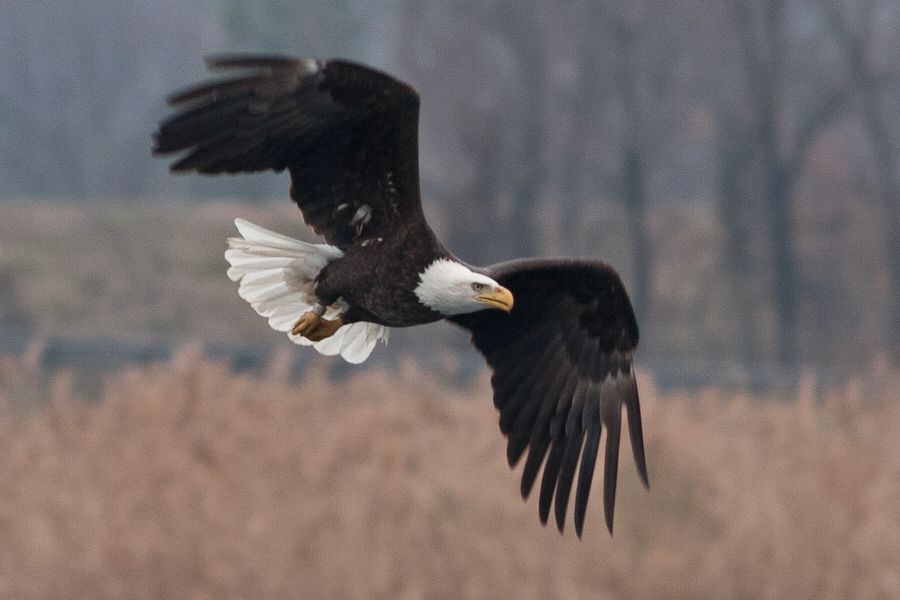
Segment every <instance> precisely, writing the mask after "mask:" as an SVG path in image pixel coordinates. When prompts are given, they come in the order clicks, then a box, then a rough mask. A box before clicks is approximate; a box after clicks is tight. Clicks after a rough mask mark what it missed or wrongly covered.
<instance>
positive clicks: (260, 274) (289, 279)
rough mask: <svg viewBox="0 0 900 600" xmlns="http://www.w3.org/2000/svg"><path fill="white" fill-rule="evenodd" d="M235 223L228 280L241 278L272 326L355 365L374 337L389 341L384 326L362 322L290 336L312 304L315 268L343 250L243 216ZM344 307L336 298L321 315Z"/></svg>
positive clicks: (369, 350) (243, 295) (227, 255)
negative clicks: (315, 338)
mask: <svg viewBox="0 0 900 600" xmlns="http://www.w3.org/2000/svg"><path fill="white" fill-rule="evenodd" d="M234 224H235V225H237V228H238V231H239V232H240V234H241V235H242V236H243V237H233V238H228V250H226V251H225V259H226V260H227V261H228V263H229V264H230V265H231V267H230V268H229V269H228V278H229V279H231V280H232V281H238V282H240V287H239V288H238V294H239V295H240V296H241V298H243V299H244V300H246V301H247V302H249V303H250V306H252V307H253V309H254V310H255V311H256V312H257V313H259V314H260V315H262V316H264V317H266V318H268V320H269V326H270V327H272V329H274V330H276V331H283V332H286V333H287V334H288V337H289V338H290V339H291V341H292V342H294V343H295V344H300V345H302V346H312V347H313V348H315V349H316V350H317V351H318V352H320V353H322V354H325V355H326V356H334V355H338V354H339V355H340V356H341V357H342V358H343V359H344V360H346V361H347V362H350V363H354V364H358V363H361V362H363V361H364V360H366V358H368V357H369V354H371V353H372V350H373V349H374V348H375V344H376V342H378V340H383V341H385V342H387V339H388V329H387V327H384V326H382V325H376V324H375V323H367V322H363V321H360V322H357V323H350V324H349V325H344V326H343V327H341V328H340V329H338V330H337V331H336V332H335V333H334V334H333V335H332V336H331V337H328V338H325V339H324V340H321V341H319V342H312V341H310V340H308V339H306V338H305V337H302V336H298V335H292V334H291V333H290V331H291V328H292V327H293V325H294V323H295V322H296V321H297V319H299V318H300V317H301V316H302V315H303V314H304V313H306V312H308V311H310V310H312V308H313V304H315V302H316V298H315V294H314V289H315V280H316V276H317V275H318V274H319V271H321V270H322V269H323V268H324V267H325V265H327V264H328V263H329V261H332V260H334V259H336V258H340V257H341V256H343V253H342V252H341V251H340V250H339V249H338V248H335V247H334V246H329V245H327V244H310V243H308V242H301V241H300V240H295V239H293V238H289V237H287V236H285V235H281V234H280V233H275V232H274V231H269V230H268V229H265V228H264V227H260V226H259V225H255V224H253V223H251V222H249V221H245V220H244V219H235V220H234ZM346 309H347V305H346V304H345V303H344V301H343V300H340V299H338V301H337V302H336V303H335V304H334V305H332V306H330V307H329V308H328V310H327V311H326V312H325V318H326V319H334V318H336V317H338V316H339V315H340V314H341V313H342V312H344V311H345V310H346Z"/></svg>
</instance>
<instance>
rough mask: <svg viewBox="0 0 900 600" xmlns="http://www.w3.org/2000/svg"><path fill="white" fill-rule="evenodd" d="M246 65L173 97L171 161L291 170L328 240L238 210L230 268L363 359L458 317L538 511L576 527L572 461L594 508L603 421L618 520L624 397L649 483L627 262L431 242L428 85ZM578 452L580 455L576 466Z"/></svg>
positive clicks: (229, 62) (256, 304)
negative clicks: (421, 88)
mask: <svg viewBox="0 0 900 600" xmlns="http://www.w3.org/2000/svg"><path fill="white" fill-rule="evenodd" d="M207 64H208V67H209V68H210V69H224V70H228V71H230V72H231V73H232V75H233V76H231V77H226V78H223V79H219V80H214V81H211V82H207V83H203V84H200V85H198V86H196V87H193V88H190V89H187V90H185V91H181V92H179V93H176V94H174V95H173V96H171V97H170V98H169V104H170V105H172V106H173V107H175V109H176V111H177V112H176V113H175V114H174V115H172V116H171V117H169V118H168V119H166V120H165V121H163V122H162V123H161V124H160V126H159V130H158V131H157V132H156V134H155V148H154V152H155V153H156V154H169V153H175V152H183V155H182V156H181V157H180V158H179V159H178V160H177V161H176V162H175V163H174V164H172V166H171V169H172V171H173V172H191V171H195V172H198V173H205V174H215V173H239V172H248V171H264V170H268V169H272V170H275V171H281V170H283V169H287V170H288V171H289V173H290V176H291V189H290V196H291V198H292V199H293V201H294V202H295V203H296V204H297V206H298V207H299V208H300V211H301V212H302V214H303V219H304V221H305V222H306V223H307V224H308V225H309V226H311V227H312V229H313V231H315V232H316V233H317V234H319V235H321V236H323V237H324V238H325V241H326V243H325V244H311V243H306V242H301V241H299V240H295V239H292V238H289V237H286V236H283V235H280V234H278V233H275V232H272V231H269V230H267V229H264V228H262V227H259V226H257V225H254V224H252V223H249V222H247V221H245V220H242V219H237V220H236V221H235V223H236V225H237V229H238V231H239V233H240V237H233V238H230V239H229V240H228V244H229V249H228V250H227V251H226V253H225V257H226V259H227V260H228V262H229V263H230V265H231V267H230V268H229V269H228V275H229V277H230V278H231V279H232V280H234V281H237V282H239V286H240V287H239V293H240V295H241V297H242V298H244V299H245V300H247V301H248V302H249V303H250V304H251V305H252V307H253V308H254V309H255V310H256V312H258V313H259V314H260V315H262V316H264V317H267V318H268V320H269V324H270V325H271V326H272V327H273V328H274V329H276V330H279V331H284V332H286V333H287V334H288V336H289V337H290V339H291V340H292V341H293V342H295V343H298V344H304V345H311V346H313V347H314V348H315V349H316V350H318V351H319V352H321V353H323V354H327V355H340V356H342V357H343V358H344V359H346V360H347V361H349V362H352V363H359V362H362V361H363V360H365V359H366V358H367V357H368V356H369V354H370V353H371V352H372V349H373V348H374V346H375V344H376V342H377V341H378V340H385V341H386V340H387V336H388V328H391V327H408V326H412V325H420V324H423V323H430V322H433V321H438V320H440V319H446V320H449V321H451V322H452V323H455V324H456V325H459V326H460V327H462V328H464V329H466V330H468V332H469V333H470V334H471V337H472V342H473V343H474V345H475V347H476V348H477V349H478V350H479V351H480V352H481V353H482V354H483V355H484V357H485V359H486V360H487V363H488V365H489V366H490V367H491V369H492V370H493V377H492V378H491V384H492V386H493V392H494V404H495V405H496V407H497V408H498V409H499V411H500V430H501V432H503V433H504V434H505V435H506V436H507V437H508V445H507V459H508V461H509V464H510V466H511V467H514V466H515V465H516V464H517V463H518V462H519V460H520V459H521V458H522V457H523V455H524V454H525V451H526V450H527V451H528V455H527V458H526V460H525V467H524V470H523V473H522V484H521V493H522V496H523V498H527V497H528V495H529V494H530V493H531V490H532V487H533V485H534V483H535V481H536V479H537V474H538V471H539V470H540V468H541V465H543V476H542V479H541V486H540V499H539V504H538V511H539V516H540V519H541V522H542V523H544V524H546V523H547V519H548V516H549V513H550V507H551V504H553V505H554V507H555V517H556V524H557V527H558V528H559V531H560V532H562V531H563V526H564V522H565V516H566V510H567V506H568V504H569V496H570V494H571V491H572V485H573V483H574V482H575V471H576V468H578V473H579V475H578V485H577V488H576V492H575V510H574V514H575V530H576V533H577V535H578V536H579V537H580V536H581V533H582V529H583V525H584V519H585V514H586V511H587V503H588V496H589V494H590V488H591V480H592V478H593V473H594V466H595V463H596V461H597V456H598V450H599V446H600V434H601V429H602V427H603V426H605V427H606V452H605V460H604V463H605V464H604V477H603V480H604V481H603V496H604V514H605V517H606V525H607V527H608V528H609V531H610V533H611V532H612V523H613V508H614V505H615V493H616V472H617V468H618V453H619V433H620V425H621V413H622V407H623V406H624V408H625V412H626V415H627V423H628V432H629V437H630V439H631V448H632V453H633V455H634V459H635V462H636V465H637V470H638V473H639V474H640V477H641V479H642V481H643V482H644V485H647V481H648V479H647V467H646V464H645V459H644V445H643V436H642V432H641V416H640V406H639V403H638V391H637V385H636V383H635V376H634V369H633V366H632V365H633V363H632V361H633V358H632V357H633V353H634V350H635V347H636V346H637V342H638V328H637V323H636V321H635V317H634V312H633V311H632V307H631V302H630V301H629V299H628V295H627V294H626V292H625V288H624V286H623V285H622V281H621V280H620V278H619V276H618V274H617V273H616V272H615V271H614V270H613V269H612V268H610V267H609V266H608V265H606V264H605V263H603V262H600V261H598V260H594V259H562V258H560V259H550V258H533V259H518V260H512V261H509V262H504V263H500V264H496V265H491V266H489V267H483V268H482V267H475V266H473V265H470V264H467V263H466V262H465V261H463V260H461V259H460V258H458V257H456V256H455V255H453V254H452V253H451V252H449V251H448V250H447V249H446V248H445V247H444V246H443V244H441V242H440V241H439V240H438V238H437V237H436V236H435V234H434V232H433V231H432V230H431V227H430V226H429V225H428V222H427V221H426V219H425V215H424V214H423V212H422V204H421V200H420V197H419V170H418V131H417V130H418V118H419V95H418V94H417V92H416V91H415V89H413V88H412V87H411V86H409V85H408V84H406V83H403V82H401V81H398V80H397V79H395V78H393V77H391V76H389V75H387V74H385V73H382V72H379V71H376V70H373V69H370V68H368V67H365V66H362V65H358V64H354V63H351V62H348V61H345V60H332V59H329V60H317V59H294V58H287V57H279V56H245V55H230V56H220V57H214V58H211V59H209V60H208V61H207ZM579 459H580V467H579V466H578V465H579Z"/></svg>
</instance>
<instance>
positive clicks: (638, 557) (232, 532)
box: [0, 352, 900, 600]
mask: <svg viewBox="0 0 900 600" xmlns="http://www.w3.org/2000/svg"><path fill="white" fill-rule="evenodd" d="M319 364H320V365H321V366H320V367H318V368H314V369H312V370H311V371H309V372H307V373H306V374H304V375H303V376H302V377H301V378H299V379H293V378H291V377H289V376H288V375H286V374H285V372H284V371H285V370H284V369H283V368H280V367H279V366H278V361H276V364H273V366H272V367H271V368H270V372H269V373H266V374H264V375H248V374H235V373H232V372H229V371H228V370H227V369H226V368H225V367H223V366H222V365H220V364H217V363H214V362H209V361H207V360H204V359H202V358H201V357H199V355H198V354H196V353H192V352H183V353H182V354H180V355H179V356H178V357H177V358H176V359H174V360H173V361H172V362H171V363H166V364H159V365H156V366H152V367H142V368H134V369H130V370H126V371H124V372H121V373H117V374H114V375H111V376H110V377H109V378H108V380H107V382H106V383H105V385H104V386H103V388H102V390H100V391H99V392H97V394H95V395H99V397H98V398H93V397H92V398H83V397H81V396H82V392H80V391H79V388H78V386H77V385H73V381H76V379H77V378H76V375H77V374H71V373H68V374H67V373H57V374H48V373H44V372H41V371H40V370H38V369H35V368H32V367H31V366H30V365H29V362H28V361H27V359H22V358H6V359H3V360H2V361H0V407H2V414H0V482H2V484H0V597H2V598H17V599H30V598H133V599H143V598H189V599H207V598H208V599H213V598H214V599H217V600H218V599H227V598H260V599H266V598H279V599H281V598H385V599H415V598H517V599H528V598H534V599H546V598H601V599H602V598H617V599H623V598H626V599H627V598H662V599H666V598H671V599H703V598H715V599H731V598H734V599H738V598H770V599H782V598H792V599H804V598H809V599H816V600H827V599H832V598H833V599H837V598H855V599H868V598H872V599H874V598H885V599H888V598H898V597H900V560H898V558H897V557H898V556H900V442H898V440H900V404H898V403H897V402H896V399H897V398H896V395H897V389H900V376H898V375H897V374H896V373H891V372H889V371H885V372H881V373H877V372H876V373H873V374H870V375H869V376H866V377H864V378H861V379H860V380H858V381H856V382H854V383H851V384H849V385H848V386H847V387H846V388H845V389H843V390H841V391H839V392H833V393H821V394H817V393H816V392H815V391H814V390H815V386H814V385H813V382H812V381H806V382H804V383H803V384H802V385H801V386H800V388H799V389H798V390H797V391H796V392H795V393H794V394H793V395H791V396H790V397H784V398H775V397H751V396H749V395H742V394H734V393H727V394H726V393H725V392H722V391H717V390H707V391H705V392H702V393H693V394H687V393H684V394H681V393H666V394H663V393H661V392H659V391H658V390H656V389H655V388H654V385H653V382H652V381H650V380H648V379H646V378H644V379H642V380H641V381H640V385H641V388H642V391H643V411H644V418H645V434H646V436H647V445H648V462H649V467H650V477H651V489H650V491H649V492H645V491H644V490H643V489H642V488H641V487H640V485H639V483H638V481H637V478H636V476H635V474H634V468H633V465H632V464H631V458H630V456H629V454H628V453H627V452H626V453H624V456H623V458H622V468H621V469H620V477H622V482H621V485H620V495H619V502H618V510H617V512H616V530H615V535H614V536H613V537H612V538H610V537H609V536H608V534H607V533H606V531H605V529H604V527H603V524H602V514H601V512H602V509H601V507H600V503H599V502H598V500H599V494H598V489H597V485H596V484H597V483H598V482H596V481H595V489H594V493H593V501H592V511H591V513H590V514H589V516H588V523H587V524H586V531H585V538H584V539H583V540H581V541H579V540H578V539H577V538H576V537H575V536H574V532H573V530H572V527H571V522H570V523H567V526H568V527H567V530H566V533H565V535H564V536H560V535H558V533H557V532H556V530H555V529H554V528H552V527H547V528H542V527H541V526H540V524H539V522H538V519H537V508H536V499H534V498H532V499H531V500H530V501H528V502H527V503H525V502H522V501H521V499H520V498H519V496H518V478H519V474H518V472H511V471H509V470H508V468H507V466H506V464H505V458H504V456H505V454H504V442H503V440H502V438H501V436H500V435H499V433H498V431H497V423H496V415H495V413H494V409H493V407H492V405H491V402H490V400H489V389H488V385H487V382H486V380H484V379H482V380H479V381H478V382H476V384H474V385H473V386H472V387H471V388H466V389H459V388H451V387H447V386H446V385H444V384H443V383H442V382H441V381H440V380H439V379H438V378H436V377H435V376H430V375H427V374H423V373H421V372H419V371H417V370H415V368H413V367H404V368H401V369H399V370H398V372H396V373H387V372H381V371H371V370H368V371H367V370H360V371H358V372H357V374H356V375H355V376H351V377H349V378H345V379H342V380H340V381H331V380H329V379H328V377H327V375H326V372H327V371H326V367H325V366H324V365H326V364H327V363H326V362H325V361H322V362H321V363H319ZM26 404H27V405H32V406H33V405H35V404H37V405H40V408H37V409H34V408H28V409H26V408H25V405H26ZM623 450H625V448H624V445H623Z"/></svg>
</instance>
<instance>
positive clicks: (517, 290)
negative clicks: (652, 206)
mask: <svg viewBox="0 0 900 600" xmlns="http://www.w3.org/2000/svg"><path fill="white" fill-rule="evenodd" d="M487 272H488V274H489V275H490V276H491V277H493V278H494V279H495V280H497V281H498V282H500V283H501V284H502V285H504V286H505V287H507V288H509V290H510V291H512V293H513V297H514V298H515V308H513V310H512V312H511V313H509V314H505V313H502V312H500V311H496V310H484V311H481V312H477V313H472V314H468V315H460V316H457V317H453V318H452V320H453V321H454V322H456V323H458V324H460V325H462V326H463V327H465V328H467V329H469V330H470V331H471V333H472V342H473V343H474V344H475V346H476V347H477V348H478V349H479V350H480V351H481V352H482V354H484V356H485V358H486V359H487V362H488V364H489V365H490V366H491V368H492V369H493V371H494V375H493V377H492V378H491V384H492V385H493V388H494V404H495V405H496V406H497V408H498V409H499V410H500V430H501V431H502V432H503V433H504V434H506V435H507V436H508V437H509V442H508V445H507V458H508V459H509V464H510V466H514V465H515V464H516V463H517V462H518V461H519V459H520V458H521V457H522V455H523V453H524V452H525V450H526V449H528V458H527V459H526V461H525V469H524V472H523V473H522V496H523V497H527V496H528V495H529V494H530V492H531V489H532V486H533V485H534V482H535V479H536V478H537V473H538V470H539V469H540V467H541V463H542V462H544V457H545V456H546V462H545V464H544V475H543V479H542V481H541V492H540V502H539V511H540V517H541V521H542V522H543V523H546V522H547V517H548V515H549V513H550V504H551V502H552V501H553V499H554V493H555V508H556V524H557V527H558V528H559V530H560V531H562V529H563V523H564V520H565V515H566V508H567V506H568V502H569V495H570V493H571V490H572V484H573V482H574V480H575V469H576V466H578V462H579V457H580V459H581V461H580V462H581V466H580V467H579V476H578V486H577V488H576V492H575V530H576V532H577V534H578V535H579V536H581V531H582V527H583V525H584V516H585V512H586V508H587V501H588V495H589V494H590V488H591V480H592V478H593V474H594V464H595V462H596V460H597V455H598V450H599V444H600V432H601V428H602V427H601V426H605V427H606V455H605V459H604V463H605V465H604V476H603V501H604V503H603V504H604V513H605V516H606V525H607V527H608V528H609V530H610V532H612V523H613V508H614V506H615V494H616V473H617V469H618V457H619V431H620V425H621V413H622V407H623V406H624V407H625V410H626V413H627V417H628V419H627V420H628V430H629V437H630V438H631V448H632V452H633V453H634V458H635V462H636V463H637V468H638V472H639V473H640V476H641V479H642V480H643V481H644V483H645V484H647V481H648V480H647V467H646V462H645V459H644V442H643V434H642V430H641V413H640V406H639V403H638V391H637V385H636V383H635V378H634V370H633V367H632V354H633V352H634V349H635V347H636V346H637V342H638V329H637V323H636V321H635V318H634V312H633V311H632V308H631V302H630V301H629V299H628V295H627V294H626V293H625V288H624V287H623V285H622V282H621V280H620V279H619V276H618V275H617V274H616V272H615V271H613V270H612V269H611V268H610V267H608V266H607V265H605V264H603V263H601V262H597V261H590V260H576V259H571V260H569V259H524V260H516V261H511V262H508V263H502V264H499V265H494V266H493V267H490V268H489V269H488V270H487Z"/></svg>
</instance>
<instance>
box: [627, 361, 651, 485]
mask: <svg viewBox="0 0 900 600" xmlns="http://www.w3.org/2000/svg"><path fill="white" fill-rule="evenodd" d="M629 379H630V385H629V389H628V390H627V392H626V398H625V415H626V417H627V419H628V438H629V439H630V440H631V453H632V455H633V456H634V463H635V465H636V466H637V470H638V474H639V475H640V476H641V481H642V482H643V484H644V487H645V488H648V489H649V488H650V478H649V477H648V476H647V459H646V457H645V455H644V431H643V427H642V426H641V403H640V399H639V397H638V388H637V381H636V380H635V378H634V368H632V369H631V374H630V375H629Z"/></svg>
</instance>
